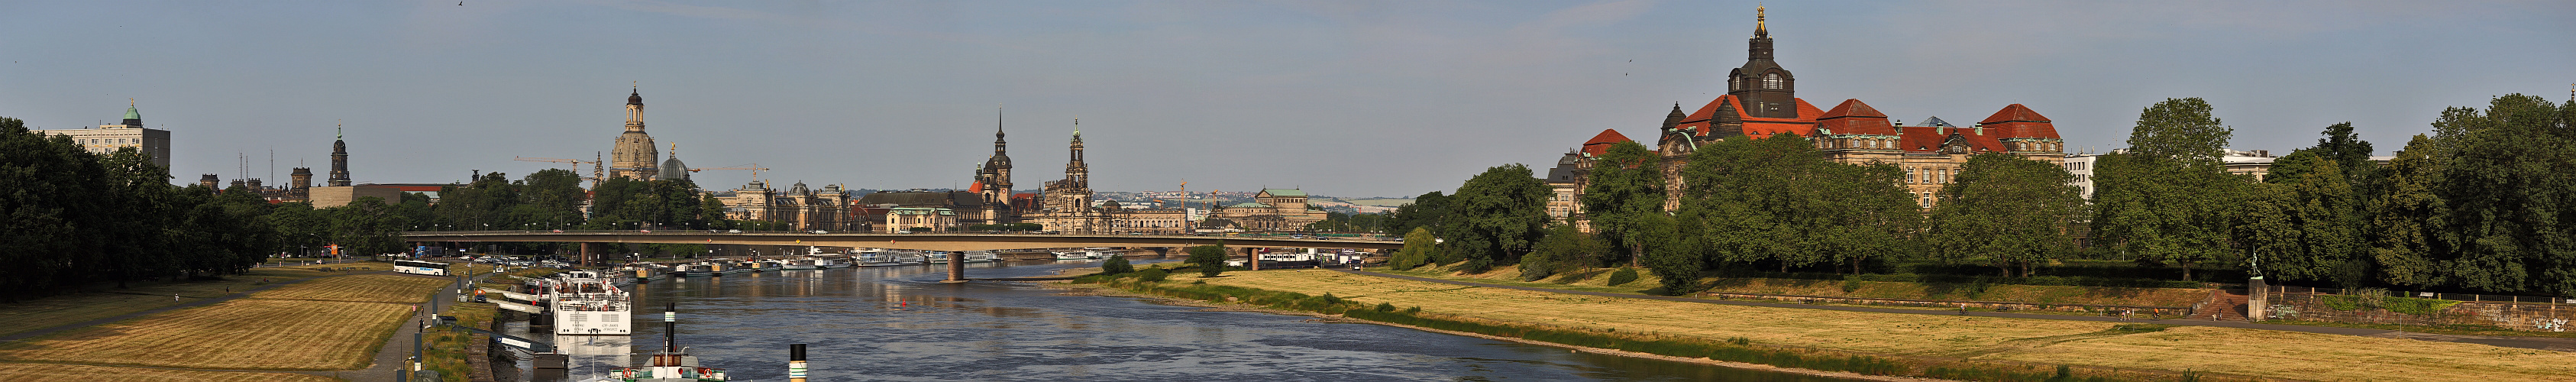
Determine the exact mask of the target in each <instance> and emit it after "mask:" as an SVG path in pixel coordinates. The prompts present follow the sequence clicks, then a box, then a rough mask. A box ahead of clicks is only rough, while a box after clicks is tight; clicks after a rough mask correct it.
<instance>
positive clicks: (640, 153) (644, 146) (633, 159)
mask: <svg viewBox="0 0 2576 382" xmlns="http://www.w3.org/2000/svg"><path fill="white" fill-rule="evenodd" d="M656 151H659V150H656V149H655V148H654V147H653V136H651V135H647V134H644V93H643V91H642V90H641V89H638V90H635V91H632V92H629V93H627V94H626V132H625V133H623V134H618V135H617V144H616V146H615V147H612V148H610V149H609V151H608V161H609V166H608V173H609V176H610V177H622V178H627V179H634V180H646V179H653V176H654V175H658V174H660V172H659V171H656V170H657V169H658V167H656V164H655V163H654V161H656V160H658V159H661V157H662V155H661V153H659V152H656Z"/></svg>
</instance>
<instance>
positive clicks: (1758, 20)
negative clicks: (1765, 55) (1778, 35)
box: [1753, 5, 1771, 35]
mask: <svg viewBox="0 0 2576 382" xmlns="http://www.w3.org/2000/svg"><path fill="white" fill-rule="evenodd" d="M1766 18H1768V17H1767V16H1765V15H1763V7H1762V6H1760V5H1756V6H1753V34H1755V35H1765V34H1771V31H1770V28H1769V26H1767V25H1765V24H1767V22H1766V21H1764V19H1766Z"/></svg>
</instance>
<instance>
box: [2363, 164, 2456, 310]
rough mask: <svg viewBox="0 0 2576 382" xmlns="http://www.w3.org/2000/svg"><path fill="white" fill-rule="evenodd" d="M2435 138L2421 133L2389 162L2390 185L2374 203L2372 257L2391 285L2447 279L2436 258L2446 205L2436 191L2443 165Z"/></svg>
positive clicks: (2421, 284) (2422, 284)
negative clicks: (2441, 215)
mask: <svg viewBox="0 0 2576 382" xmlns="http://www.w3.org/2000/svg"><path fill="white" fill-rule="evenodd" d="M2437 150H2438V149H2436V148H2435V147H2434V143H2433V139H2432V138H2427V137H2425V136H2424V135H2423V134H2416V135H2415V137H2414V139H2412V140H2410V141H2407V142H2406V149H2405V150H2400V151H2398V152H2397V158H2396V159H2392V160H2389V161H2388V171H2387V173H2388V178H2387V180H2386V181H2385V184H2386V187H2385V188H2384V189H2383V191H2382V192H2380V193H2378V194H2377V195H2372V196H2370V197H2371V198H2372V200H2371V202H2370V204H2369V206H2370V207H2369V211H2368V212H2369V219H2370V222H2371V224H2370V227H2371V228H2370V229H2369V230H2368V231H2365V232H2369V233H2371V235H2370V237H2369V240H2370V251H2371V260H2373V261H2374V262H2375V263H2377V265H2378V271H2379V277H2378V281H2379V282H2383V283H2388V284H2389V285H2403V286H2411V287H2427V286H2434V285H2439V284H2442V283H2443V277H2442V272H2441V270H2440V267H2439V266H2438V264H2436V263H2435V262H2436V261H2437V260H2439V255H2438V253H2440V250H2439V249H2437V248H2435V247H2434V245H2435V242H2434V241H2433V238H2434V237H2435V236H2438V235H2439V234H2440V232H2439V231H2438V230H2439V229H2440V228H2439V227H2441V226H2442V224H2441V220H2440V217H2439V216H2438V215H2437V214H2439V213H2440V212H2441V211H2442V210H2443V208H2442V206H2441V199H2440V197H2439V196H2437V195H2434V194H2433V187H2435V181H2436V180H2438V177H2439V176H2440V175H2441V167H2440V164H2439V163H2438V162H2436V160H2435V158H2434V157H2433V156H2432V154H2433V153H2434V152H2435V151H2437Z"/></svg>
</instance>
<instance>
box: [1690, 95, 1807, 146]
mask: <svg viewBox="0 0 2576 382" xmlns="http://www.w3.org/2000/svg"><path fill="white" fill-rule="evenodd" d="M1796 100H1797V101H1798V117H1796V118H1763V117H1754V116H1751V115H1747V114H1745V113H1744V104H1743V101H1742V100H1739V99H1737V98H1735V95H1733V94H1729V95H1722V96H1718V97H1717V99H1714V100H1709V101H1708V105H1707V106H1700V108H1699V111H1697V112H1692V113H1691V114H1690V116H1689V117H1684V118H1682V123H1681V124H1680V125H1678V126H1676V127H1682V128H1691V129H1694V130H1695V132H1693V133H1692V135H1696V136H1706V135H1708V134H1709V133H1710V132H1711V131H1714V130H1713V129H1710V128H1708V125H1709V123H1708V122H1709V119H1710V118H1712V117H1713V116H1715V115H1717V109H1718V108H1719V107H1720V106H1732V107H1733V108H1734V109H1735V117H1736V118H1737V119H1739V120H1742V121H1744V135H1746V136H1750V137H1755V138H1760V137H1768V136H1771V135H1772V134H1777V133H1783V132H1786V133H1792V134H1798V135H1801V136H1804V135H1807V134H1812V133H1813V132H1814V130H1815V122H1816V117H1818V116H1822V115H1824V114H1825V111H1824V110H1823V109H1817V108H1816V105H1814V104H1809V103H1807V99H1805V98H1798V99H1796Z"/></svg>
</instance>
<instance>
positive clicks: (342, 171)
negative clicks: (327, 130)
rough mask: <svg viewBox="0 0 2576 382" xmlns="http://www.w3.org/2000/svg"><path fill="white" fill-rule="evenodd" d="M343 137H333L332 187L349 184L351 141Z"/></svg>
mask: <svg viewBox="0 0 2576 382" xmlns="http://www.w3.org/2000/svg"><path fill="white" fill-rule="evenodd" d="M341 138H343V136H341V135H334V136H332V137H331V183H330V185H331V186H332V187H342V186H348V185H349V142H348V141H346V140H342V139H341Z"/></svg>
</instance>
